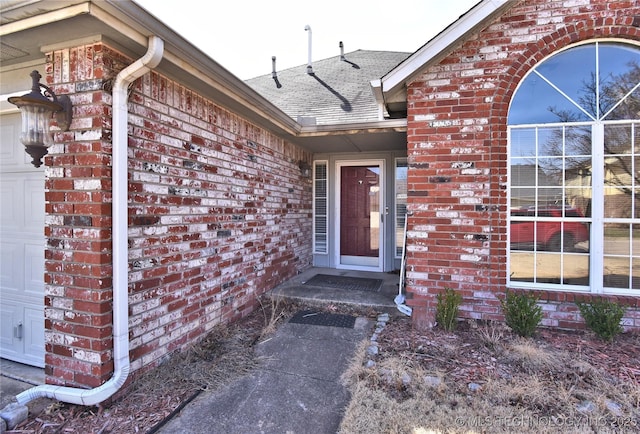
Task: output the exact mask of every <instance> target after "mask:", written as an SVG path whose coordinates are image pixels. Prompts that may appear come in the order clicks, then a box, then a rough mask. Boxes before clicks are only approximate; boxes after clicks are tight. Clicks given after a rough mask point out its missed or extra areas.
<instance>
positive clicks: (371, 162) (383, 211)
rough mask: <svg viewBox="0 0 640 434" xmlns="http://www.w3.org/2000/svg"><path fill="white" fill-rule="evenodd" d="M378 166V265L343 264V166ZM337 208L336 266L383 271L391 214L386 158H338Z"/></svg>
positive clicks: (335, 217) (335, 216) (335, 233)
mask: <svg viewBox="0 0 640 434" xmlns="http://www.w3.org/2000/svg"><path fill="white" fill-rule="evenodd" d="M376 165H377V166H378V167H380V180H379V185H380V191H379V193H378V194H379V201H380V230H379V234H378V237H379V240H378V243H379V246H380V248H379V250H378V263H377V265H376V266H365V265H353V264H342V263H341V261H340V229H341V228H340V221H341V219H340V211H341V209H340V202H341V197H340V195H341V185H342V184H341V183H342V179H341V172H342V170H341V169H342V167H343V166H376ZM335 181H336V183H335V185H336V187H335V189H334V191H335V202H334V205H335V209H334V222H335V231H334V244H333V245H334V246H335V247H334V249H333V250H334V261H335V264H336V268H339V269H346V270H360V271H375V272H382V271H384V258H385V247H386V245H385V242H384V241H385V226H386V221H385V220H386V218H388V216H389V212H388V209H387V206H386V203H387V202H386V167H385V160H384V158H372V159H365V160H336V162H335Z"/></svg>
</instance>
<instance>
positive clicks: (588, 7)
mask: <svg viewBox="0 0 640 434" xmlns="http://www.w3.org/2000/svg"><path fill="white" fill-rule="evenodd" d="M639 21H640V6H638V4H637V2H632V1H624V2H622V1H621V2H610V1H604V0H592V1H589V0H581V1H572V2H566V1H549V0H538V1H529V0H527V1H523V2H519V3H517V4H516V6H514V7H513V8H511V9H510V10H508V11H507V12H506V13H505V14H504V15H503V16H501V17H500V18H499V19H497V20H496V21H494V22H493V23H490V24H489V25H488V26H487V27H486V28H485V29H483V30H481V31H480V32H479V33H478V34H476V35H474V36H473V37H471V38H469V39H468V40H466V41H465V42H464V43H462V44H461V45H460V46H458V47H457V48H455V49H454V50H453V51H452V52H451V53H450V54H449V55H448V56H447V57H445V58H444V59H442V60H441V61H440V62H439V63H438V64H435V65H432V66H430V67H428V68H427V69H425V71H424V72H423V74H421V76H419V78H417V79H416V80H415V81H414V82H412V83H411V84H410V85H409V86H408V89H407V98H408V132H407V141H408V159H409V171H408V180H407V182H408V189H409V198H408V202H409V203H408V210H409V212H410V213H412V215H411V217H410V218H409V220H408V225H409V226H408V245H407V251H408V258H407V267H408V272H407V277H408V287H407V290H408V292H409V293H410V294H411V295H412V298H411V299H410V300H409V301H408V303H409V304H410V305H411V306H413V308H414V312H415V313H414V315H413V317H414V321H415V323H416V325H417V326H419V327H429V326H431V325H433V321H434V317H435V312H434V309H435V294H437V293H438V292H440V291H442V290H443V288H445V287H450V288H454V289H456V290H458V291H459V292H460V293H461V294H462V295H463V297H464V298H463V300H464V301H463V306H462V309H461V314H462V316H463V317H466V318H477V319H485V320H492V319H497V320H501V319H503V317H502V313H501V309H500V308H499V302H498V300H497V299H496V295H499V294H501V293H504V291H505V289H506V288H505V285H506V260H507V245H506V234H507V203H506V194H507V191H506V188H507V177H506V174H507V126H506V119H507V114H508V108H509V102H510V99H511V97H512V95H513V93H514V92H515V89H516V87H517V85H518V83H519V82H520V81H521V80H522V79H523V78H524V76H525V74H526V73H527V72H528V71H529V70H530V69H531V68H532V67H533V66H534V65H535V64H536V63H537V62H538V61H540V60H542V59H543V58H545V57H546V56H548V55H550V54H552V53H554V52H555V51H557V50H558V49H561V48H563V47H566V46H568V45H570V44H573V43H577V42H579V41H584V40H590V39H597V38H612V37H615V38H619V39H628V40H635V41H638V40H640V29H639V28H638V22H639ZM540 295H541V296H543V297H544V300H545V302H546V303H547V306H546V308H545V313H546V317H545V324H548V325H554V326H559V327H567V328H581V327H583V323H582V321H581V319H580V318H579V317H578V316H577V315H576V314H575V304H573V294H567V293H563V292H544V293H543V294H540ZM627 301H628V302H629V303H630V304H631V305H632V306H635V308H636V309H637V308H639V307H640V301H639V299H638V298H637V297H636V298H628V299H627ZM572 309H573V310H572ZM564 311H570V312H571V314H564V313H562V314H561V312H564ZM637 312H638V311H637V310H633V309H632V310H630V311H629V312H628V314H627V317H626V318H625V319H624V322H625V326H626V327H627V328H629V329H631V328H636V329H640V321H638V314H637Z"/></svg>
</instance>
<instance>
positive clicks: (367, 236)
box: [340, 165, 381, 266]
mask: <svg viewBox="0 0 640 434" xmlns="http://www.w3.org/2000/svg"><path fill="white" fill-rule="evenodd" d="M380 196H381V192H380V166H379V165H367V166H341V167H340V263H341V265H357V266H378V265H379V257H380V224H381V221H380V220H381V217H380Z"/></svg>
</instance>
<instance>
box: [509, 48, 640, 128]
mask: <svg viewBox="0 0 640 434" xmlns="http://www.w3.org/2000/svg"><path fill="white" fill-rule="evenodd" d="M596 54H597V55H596ZM597 59H599V62H598V61H597ZM597 84H599V85H597ZM639 84H640V51H639V50H638V49H636V48H635V47H628V46H624V45H621V44H614V43H598V44H592V45H584V46H579V47H575V48H572V49H570V50H566V51H563V52H561V53H559V54H557V55H555V56H553V57H551V58H549V59H548V60H545V61H544V62H543V63H542V64H540V66H538V67H537V68H536V69H535V70H534V71H533V72H532V73H530V74H529V75H528V76H527V78H525V80H524V81H523V82H522V83H521V85H520V87H519V88H518V91H517V93H516V95H515V96H514V98H513V101H512V103H511V108H510V110H509V124H512V125H514V124H525V123H526V124H542V123H552V122H578V121H589V120H599V119H607V120H620V119H636V118H637V117H638V113H640V86H639Z"/></svg>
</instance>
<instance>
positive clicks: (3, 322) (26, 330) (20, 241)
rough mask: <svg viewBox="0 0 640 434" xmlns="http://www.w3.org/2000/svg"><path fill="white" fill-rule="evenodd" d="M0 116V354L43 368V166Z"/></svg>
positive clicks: (10, 120) (14, 119) (11, 121)
mask: <svg viewBox="0 0 640 434" xmlns="http://www.w3.org/2000/svg"><path fill="white" fill-rule="evenodd" d="M19 131H20V115H19V114H5V115H2V116H1V117H0V357H3V358H6V359H10V360H14V361H17V362H21V363H26V364H29V365H34V366H40V367H43V366H44V211H45V208H44V168H43V167H44V166H41V167H40V168H35V167H33V166H32V165H31V163H30V161H31V158H30V157H29V156H28V155H27V154H26V153H25V152H24V147H23V146H22V144H21V143H20V140H19V138H18V136H19Z"/></svg>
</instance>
